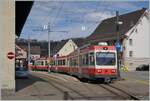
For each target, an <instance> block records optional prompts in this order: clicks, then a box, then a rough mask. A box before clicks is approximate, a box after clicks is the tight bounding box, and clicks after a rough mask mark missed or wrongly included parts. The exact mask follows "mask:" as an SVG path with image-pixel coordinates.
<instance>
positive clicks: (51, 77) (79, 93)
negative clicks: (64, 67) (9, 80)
mask: <svg viewBox="0 0 150 101" xmlns="http://www.w3.org/2000/svg"><path fill="white" fill-rule="evenodd" d="M121 74H122V75H121V76H122V77H123V78H124V80H121V81H115V82H114V83H112V84H110V85H107V84H102V83H94V82H81V81H80V80H78V79H77V78H75V77H72V76H69V75H66V74H59V73H47V72H31V73H30V75H29V77H28V78H27V79H17V80H16V93H15V94H14V95H7V96H6V95H3V96H2V99H5V100H6V99H7V100H8V99H12V100H65V99H66V100H67V99H72V100H80V99H83V100H106V99H107V100H124V99H131V98H130V97H129V96H127V95H125V94H123V93H121V92H120V91H117V90H116V89H112V88H111V86H113V87H117V88H119V89H123V90H124V91H126V92H127V93H130V94H133V95H134V96H136V97H137V98H139V99H146V100H148V99H149V98H148V95H149V89H148V87H149V84H148V72H127V73H121ZM143 74H144V75H143Z"/></svg>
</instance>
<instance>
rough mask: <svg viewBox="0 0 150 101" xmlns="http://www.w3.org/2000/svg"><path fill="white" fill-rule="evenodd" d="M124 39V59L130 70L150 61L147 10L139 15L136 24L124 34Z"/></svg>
mask: <svg viewBox="0 0 150 101" xmlns="http://www.w3.org/2000/svg"><path fill="white" fill-rule="evenodd" d="M125 35H126V36H127V37H126V38H125V39H124V42H123V43H124V44H123V45H124V46H123V47H124V59H125V63H126V65H127V66H129V67H130V68H129V69H130V70H135V68H136V67H137V66H139V65H142V64H149V61H150V33H149V14H148V10H145V12H144V13H143V14H142V15H141V17H140V18H139V20H138V21H137V23H136V24H135V25H134V26H133V28H131V29H130V30H129V31H128V32H127V33H126V34H125Z"/></svg>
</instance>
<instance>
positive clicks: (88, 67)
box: [45, 45, 117, 81]
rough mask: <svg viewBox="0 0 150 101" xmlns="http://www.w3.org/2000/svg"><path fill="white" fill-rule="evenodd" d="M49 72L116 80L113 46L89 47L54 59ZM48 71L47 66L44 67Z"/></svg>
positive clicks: (115, 56) (114, 49)
mask: <svg viewBox="0 0 150 101" xmlns="http://www.w3.org/2000/svg"><path fill="white" fill-rule="evenodd" d="M52 60H53V64H52V65H51V66H50V68H49V69H50V71H53V72H63V73H68V74H70V75H74V76H77V77H79V78H86V79H104V80H105V81H108V80H109V81H111V80H113V79H116V78H117V51H116V48H115V46H99V45H89V46H86V47H83V48H80V49H77V50H76V51H74V52H73V53H71V54H69V55H68V56H62V57H54V58H53V59H52ZM45 68H47V69H48V66H47V65H45Z"/></svg>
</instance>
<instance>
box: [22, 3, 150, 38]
mask: <svg viewBox="0 0 150 101" xmlns="http://www.w3.org/2000/svg"><path fill="white" fill-rule="evenodd" d="M143 7H145V8H149V2H148V0H130V1H129V0H122V1H121V0H115V1H112V0H111V1H108V0H105V1H102V0H93V1H92V0H91V1H90V0H88V1H81V0H80V1H75V0H68V1H66V0H63V1H58V0H51V1H46V0H45V1H42V0H41V1H39V0H38V1H35V2H34V4H33V7H32V9H31V11H30V13H29V16H28V18H27V20H26V22H25V25H24V27H23V30H22V32H21V36H20V38H24V39H28V38H30V39H37V40H48V29H47V28H48V27H47V25H48V24H49V25H50V27H49V28H50V32H49V39H50V40H53V41H58V40H63V39H68V38H79V37H84V38H85V37H87V36H89V35H90V34H92V32H93V31H94V30H95V29H96V27H97V26H98V25H99V24H100V23H101V21H102V20H104V19H106V18H111V17H113V16H115V14H116V11H119V14H125V13H129V12H132V11H136V10H139V9H142V8H143Z"/></svg>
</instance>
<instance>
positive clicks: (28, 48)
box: [28, 35, 31, 70]
mask: <svg viewBox="0 0 150 101" xmlns="http://www.w3.org/2000/svg"><path fill="white" fill-rule="evenodd" d="M30 58H31V56H30V35H28V69H29V70H31V67H30Z"/></svg>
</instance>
